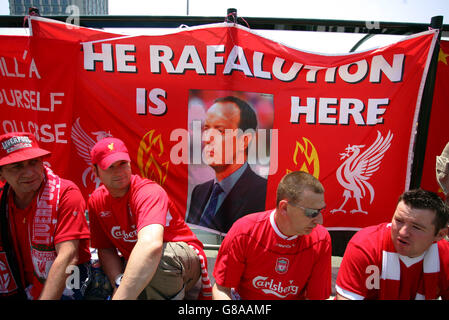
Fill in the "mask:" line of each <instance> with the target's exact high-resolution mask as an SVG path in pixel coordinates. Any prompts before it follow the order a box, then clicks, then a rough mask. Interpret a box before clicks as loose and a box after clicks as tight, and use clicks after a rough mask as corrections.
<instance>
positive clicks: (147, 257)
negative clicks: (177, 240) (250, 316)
mask: <svg viewBox="0 0 449 320" xmlns="http://www.w3.org/2000/svg"><path fill="white" fill-rule="evenodd" d="M163 236H164V227H163V226H162V225H160V224H151V225H148V226H145V227H143V228H142V229H141V230H140V231H139V233H138V234H137V243H136V245H135V246H134V248H133V250H132V251H131V255H130V256H129V260H128V263H127V265H126V268H125V273H124V274H123V279H122V281H121V283H120V286H119V288H118V290H117V292H116V293H115V294H114V296H113V300H119V299H131V300H135V299H137V297H138V296H139V294H140V293H141V292H142V290H143V289H144V288H145V287H146V286H147V285H148V283H149V282H150V281H151V279H152V278H153V275H154V274H155V272H156V269H157V267H158V265H159V261H160V260H161V256H162V247H163Z"/></svg>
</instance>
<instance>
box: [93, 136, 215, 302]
mask: <svg viewBox="0 0 449 320" xmlns="http://www.w3.org/2000/svg"><path fill="white" fill-rule="evenodd" d="M91 159H92V164H93V170H94V172H95V173H96V175H97V176H98V177H99V178H100V180H101V182H102V183H103V185H102V186H100V187H99V188H97V189H96V190H95V191H94V192H93V193H92V195H91V196H90V198H89V201H88V209H89V221H90V228H91V238H92V242H91V245H92V247H94V248H98V256H99V259H100V263H101V265H102V268H103V270H104V272H105V273H106V275H107V276H108V278H109V280H110V282H111V283H112V284H113V285H115V289H114V295H113V299H137V298H139V299H183V298H184V297H185V294H186V292H187V291H189V289H191V288H192V287H194V285H195V284H196V283H197V281H198V279H199V278H200V275H201V274H202V276H201V279H202V282H203V283H202V284H203V291H202V293H201V294H202V298H205V299H207V298H210V297H211V287H210V283H209V281H208V276H207V264H206V263H207V261H206V259H205V255H204V251H203V246H202V244H201V242H200V241H199V240H198V239H197V238H196V236H195V235H194V234H193V232H192V231H191V230H190V228H189V227H188V226H187V224H186V223H185V221H184V218H183V216H182V215H181V214H180V212H179V211H178V210H176V208H175V207H174V206H173V204H172V202H171V201H170V199H169V198H168V196H167V193H166V192H165V191H164V189H163V188H162V187H161V186H159V185H158V184H157V183H155V182H154V181H151V180H149V179H144V178H141V177H139V176H137V175H133V174H132V173H131V165H130V157H129V154H128V150H127V148H126V146H125V144H124V143H123V142H122V141H121V140H119V139H116V138H105V139H103V140H101V141H99V142H98V143H97V144H96V145H95V146H94V147H93V148H92V150H91ZM117 250H118V251H119V252H120V253H121V255H122V256H123V258H124V260H125V265H126V267H125V266H124V263H123V261H122V259H121V257H120V255H119V253H118V252H117Z"/></svg>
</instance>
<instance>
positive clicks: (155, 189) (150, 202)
mask: <svg viewBox="0 0 449 320" xmlns="http://www.w3.org/2000/svg"><path fill="white" fill-rule="evenodd" d="M130 205H131V207H132V209H131V210H132V212H134V213H135V214H136V220H137V232H139V231H140V230H141V229H142V228H143V227H146V226H148V225H150V224H160V225H162V226H164V227H165V224H166V221H167V212H168V206H169V198H168V195H167V193H166V192H165V190H164V189H163V188H162V187H161V186H159V185H158V184H157V183H146V184H143V185H141V186H139V187H138V188H137V189H136V190H135V191H134V192H133V194H132V195H131V202H130Z"/></svg>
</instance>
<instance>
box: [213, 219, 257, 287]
mask: <svg viewBox="0 0 449 320" xmlns="http://www.w3.org/2000/svg"><path fill="white" fill-rule="evenodd" d="M238 226H239V221H237V222H236V223H235V224H234V225H233V226H232V227H231V229H230V230H229V232H228V233H227V235H226V237H225V238H224V240H223V242H222V243H221V246H220V250H219V251H218V255H217V260H216V261H215V267H214V272H213V276H214V278H215V282H216V283H217V284H218V285H220V286H223V287H226V288H238V286H239V284H240V278H241V276H242V274H243V271H244V269H245V248H246V246H247V243H246V242H247V241H248V240H249V236H248V235H246V234H242V233H240V232H239V230H238V229H239V228H238ZM261 263H263V262H262V261H261Z"/></svg>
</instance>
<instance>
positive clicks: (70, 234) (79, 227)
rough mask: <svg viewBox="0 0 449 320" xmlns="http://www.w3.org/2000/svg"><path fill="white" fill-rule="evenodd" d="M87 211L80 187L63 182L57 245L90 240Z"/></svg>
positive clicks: (55, 240) (56, 238) (56, 231)
mask: <svg viewBox="0 0 449 320" xmlns="http://www.w3.org/2000/svg"><path fill="white" fill-rule="evenodd" d="M85 210H86V202H85V201H84V198H83V196H82V194H81V191H80V190H79V189H78V187H77V186H76V185H75V184H73V183H72V182H70V181H67V180H65V181H64V180H62V181H61V194H60V201H59V207H58V222H57V225H56V229H55V239H54V243H55V244H57V243H60V242H63V241H68V240H75V239H89V237H90V233H89V227H88V225H87V221H86V217H85V215H84V213H85Z"/></svg>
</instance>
